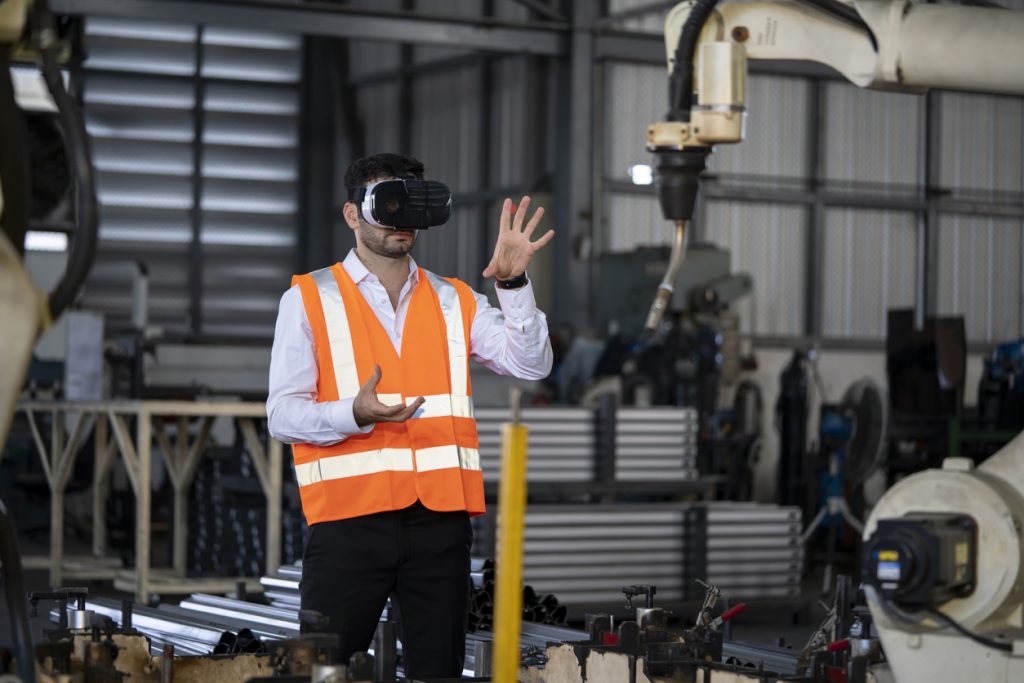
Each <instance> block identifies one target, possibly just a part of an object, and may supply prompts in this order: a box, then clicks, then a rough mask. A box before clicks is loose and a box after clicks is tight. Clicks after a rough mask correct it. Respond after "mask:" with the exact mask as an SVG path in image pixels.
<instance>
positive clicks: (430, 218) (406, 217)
mask: <svg viewBox="0 0 1024 683" xmlns="http://www.w3.org/2000/svg"><path fill="white" fill-rule="evenodd" d="M348 198H349V201H351V202H354V203H355V204H356V205H357V206H358V207H359V213H360V214H362V216H363V220H365V221H366V222H367V223H369V224H370V225H373V226H376V227H378V228H394V229H403V230H426V229H427V228H432V227H434V226H436V225H444V224H445V223H446V222H448V218H449V217H451V215H452V193H451V190H449V189H448V186H447V185H445V184H444V183H439V182H437V181H435V180H415V179H411V178H397V179H394V180H379V181H377V182H375V183H370V184H369V185H367V186H366V187H359V188H355V189H349V195H348Z"/></svg>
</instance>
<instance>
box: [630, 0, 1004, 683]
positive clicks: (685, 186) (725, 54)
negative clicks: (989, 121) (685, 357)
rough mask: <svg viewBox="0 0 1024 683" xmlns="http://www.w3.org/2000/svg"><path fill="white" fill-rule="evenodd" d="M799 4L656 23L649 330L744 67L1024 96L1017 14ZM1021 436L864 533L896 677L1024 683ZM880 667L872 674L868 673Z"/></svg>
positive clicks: (873, 595) (903, 88)
mask: <svg viewBox="0 0 1024 683" xmlns="http://www.w3.org/2000/svg"><path fill="white" fill-rule="evenodd" d="M808 2H809V3H810V4H808V5H798V4H792V3H786V2H778V3H736V4H731V3H725V4H723V5H721V6H720V7H716V5H717V0H696V2H687V3H683V4H681V5H678V6H677V7H676V8H674V9H673V10H672V11H671V12H670V13H669V15H668V18H667V20H666V23H665V40H666V47H667V49H668V64H669V72H670V77H669V83H670V86H669V100H670V106H669V112H668V114H667V116H666V120H665V121H662V122H658V123H654V124H652V125H651V126H650V127H649V128H648V136H647V147H648V149H649V150H650V151H652V152H653V153H654V154H655V157H656V166H657V169H658V197H659V200H660V202H661V207H662V212H663V213H664V215H665V218H666V219H668V220H671V221H675V223H676V246H677V248H676V249H674V250H673V259H672V261H671V262H670V266H669V271H668V273H667V275H666V278H665V280H664V281H663V283H662V285H661V288H660V290H659V293H658V298H657V299H656V301H655V303H654V305H653V306H652V307H651V313H650V316H649V318H648V322H647V327H648V328H649V329H651V330H653V329H656V328H657V327H658V326H659V324H660V319H661V314H662V313H663V311H664V307H665V305H666V304H667V302H668V299H669V298H670V296H671V291H672V285H673V281H674V277H675V273H677V272H678V270H679V268H680V266H681V262H682V255H683V249H682V245H683V240H682V236H683V232H684V230H685V227H686V223H687V222H688V221H689V220H690V218H691V217H692V213H693V205H694V202H695V200H696V195H697V188H698V177H699V175H700V173H701V172H702V171H703V170H704V168H705V165H706V161H707V156H708V154H710V152H711V147H712V145H715V144H719V143H732V142H740V141H741V140H742V139H743V132H744V120H745V118H744V117H745V116H746V107H745V90H746V60H747V59H774V60H787V59H788V60H805V61H813V62H818V63H821V64H827V65H828V66H830V67H832V68H833V69H835V70H836V71H838V72H839V73H840V74H842V75H843V76H844V77H846V78H847V79H848V80H850V81H851V82H852V83H854V84H855V85H858V86H860V87H866V88H874V89H880V90H894V91H899V92H911V93H922V92H925V91H926V90H927V89H928V88H932V87H937V88H947V89H962V90H972V91H976V92H978V91H980V92H992V93H1005V94H1020V93H1024V67H1022V65H1024V12H1013V11H1008V10H1001V9H990V8H979V7H963V6H958V5H934V4H927V5H926V4H917V3H911V2H908V1H907V0H857V1H856V2H853V3H852V4H851V5H846V4H841V3H839V2H836V1H835V0H808ZM1022 529H1024V435H1021V436H1018V437H1017V438H1016V439H1015V440H1014V441H1013V442H1011V443H1010V444H1009V445H1007V446H1006V447H1005V448H1003V449H1002V450H1001V451H999V452H998V453H997V454H996V455H994V456H992V457H991V458H990V459H989V460H987V461H986V462H985V463H983V464H982V465H981V466H979V467H977V468H976V469H975V468H974V467H973V465H972V463H971V462H970V461H967V460H964V459H959V458H952V459H949V460H947V462H946V464H945V466H944V468H943V469H941V470H929V471H927V472H921V473H918V474H915V475H912V476H910V477H907V478H905V479H903V480H901V481H900V482H899V483H898V484H897V485H896V486H894V487H893V488H892V489H890V490H889V491H888V492H887V493H886V494H885V495H884V496H883V497H882V498H881V500H880V501H879V502H878V504H877V505H876V506H875V508H874V510H873V511H872V514H871V517H870V519H869V520H868V523H867V525H866V530H865V536H864V538H865V547H866V553H865V555H866V557H865V565H866V567H865V576H864V579H865V593H866V595H867V599H868V604H869V606H870V609H871V613H872V617H873V618H874V620H875V625H876V628H877V629H878V632H879V636H880V639H881V641H882V645H883V647H884V649H885V653H886V658H887V660H888V665H889V666H890V667H891V674H892V675H894V676H895V679H896V681H898V683H908V682H911V683H912V682H917V681H921V682H924V681H939V680H942V681H953V680H978V681H982V680H984V681H1011V680H1024V531H1022ZM879 673H880V672H879Z"/></svg>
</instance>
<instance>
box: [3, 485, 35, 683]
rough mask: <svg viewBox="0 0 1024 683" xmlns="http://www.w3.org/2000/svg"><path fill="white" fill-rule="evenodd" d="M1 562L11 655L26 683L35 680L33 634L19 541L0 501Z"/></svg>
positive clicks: (8, 515)
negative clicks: (10, 635)
mask: <svg viewBox="0 0 1024 683" xmlns="http://www.w3.org/2000/svg"><path fill="white" fill-rule="evenodd" d="M0 562H2V563H3V584H4V594H5V597H6V598H7V609H8V610H9V611H10V612H9V613H10V619H11V632H12V633H13V635H14V651H15V653H16V655H15V656H16V657H17V658H18V676H20V677H21V680H22V681H24V682H25V683H34V682H35V680H36V656H35V650H34V649H33V647H32V631H31V630H30V628H29V624H28V608H27V607H26V605H25V586H24V583H23V575H22V572H21V553H20V552H19V551H18V537H17V536H16V534H15V531H14V523H13V522H12V521H11V516H10V514H8V512H7V507H6V506H5V505H4V502H3V501H2V500H0Z"/></svg>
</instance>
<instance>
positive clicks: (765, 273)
mask: <svg viewBox="0 0 1024 683" xmlns="http://www.w3.org/2000/svg"><path fill="white" fill-rule="evenodd" d="M643 5H644V3H643V2H642V1H641V0H628V1H627V0H616V1H615V2H613V3H612V6H611V7H610V11H612V12H618V11H625V10H629V9H635V8H637V7H642V6H643ZM660 21H661V18H660V16H659V17H658V18H657V20H655V19H654V18H642V17H640V18H631V19H628V20H626V21H624V22H621V23H622V27H624V28H628V29H630V30H647V31H652V30H653V31H660ZM605 73H606V74H607V82H606V88H605V97H604V102H603V104H604V107H605V121H606V125H605V129H604V133H605V140H604V147H605V153H604V157H603V162H604V164H605V167H604V169H603V170H602V175H603V177H604V179H605V185H606V188H607V189H606V191H605V192H604V197H605V202H606V204H605V207H606V208H605V221H604V224H603V226H602V229H603V230H604V235H603V240H604V241H603V246H604V248H605V249H607V250H610V251H629V250H631V249H633V248H634V247H635V246H639V245H651V244H668V243H669V240H670V238H671V231H670V229H669V227H668V226H667V224H666V223H665V222H664V221H663V220H662V218H661V215H660V211H659V210H658V207H657V203H656V202H655V201H654V199H653V196H652V195H651V193H649V192H645V191H644V189H643V188H628V187H626V186H624V185H623V183H624V182H626V181H627V180H628V177H629V176H628V172H627V171H628V169H629V167H630V166H632V165H633V164H642V163H650V156H649V155H648V154H647V152H646V151H645V149H644V142H643V136H644V132H645V130H646V126H647V124H648V123H650V122H652V121H657V120H660V119H661V117H662V116H663V114H664V109H665V105H666V95H665V70H664V69H663V68H662V67H660V66H657V65H637V64H616V63H612V64H608V65H607V67H606V69H605ZM821 88H823V97H822V119H821V125H822V126H823V138H822V139H823V145H824V149H823V150H822V162H823V163H822V169H821V173H822V177H821V178H819V179H818V184H817V187H819V188H821V190H820V191H822V192H826V193H829V194H828V196H829V199H828V200H827V201H828V202H837V203H836V204H834V205H832V206H830V208H828V209H827V210H826V211H824V212H823V214H822V215H823V222H822V223H821V224H820V225H818V226H816V227H815V230H817V231H820V232H819V234H820V240H821V243H822V247H821V251H820V252H816V253H817V254H820V258H821V259H823V262H822V263H821V265H820V268H821V271H822V291H821V292H815V291H811V289H810V283H808V282H806V281H805V280H806V274H807V272H808V269H809V268H810V267H811V266H809V265H808V262H807V261H806V259H807V258H809V257H812V256H813V255H810V254H808V252H807V245H806V242H807V239H808V237H809V236H810V235H811V234H812V233H811V232H810V230H809V229H808V227H807V226H808V225H809V223H808V221H810V220H811V219H812V215H813V214H812V213H811V212H810V210H809V206H810V205H809V204H808V205H806V207H807V208H804V206H805V205H799V206H797V205H794V204H788V205H787V204H785V202H786V201H787V199H786V198H785V197H780V199H779V200H778V202H779V203H776V202H774V201H772V202H770V203H764V202H762V203H760V204H758V203H754V202H750V201H749V199H743V200H742V202H741V199H740V198H741V197H742V196H743V191H744V190H745V189H753V188H756V189H759V190H763V189H769V190H771V189H773V188H778V189H779V190H780V194H784V193H785V192H786V191H787V190H794V189H797V190H799V189H804V188H807V187H809V186H808V184H807V181H808V179H809V175H810V165H811V161H812V159H811V149H812V148H811V147H810V145H811V144H813V135H814V128H813V126H812V123H813V122H812V121H811V120H810V116H811V112H813V110H814V102H812V101H811V99H810V98H811V97H812V92H813V91H812V90H811V85H810V82H809V81H808V80H807V79H804V78H797V77H783V76H765V75H753V76H751V77H750V79H749V88H748V111H749V113H748V121H747V135H746V139H745V141H744V142H743V143H742V144H739V145H719V146H717V147H716V148H715V151H714V153H713V155H712V156H711V157H710V159H709V164H708V166H709V170H708V177H709V179H710V180H711V183H712V184H713V185H714V186H715V187H716V188H717V194H718V196H720V197H721V196H723V195H724V196H726V197H727V196H729V195H730V193H733V195H734V196H735V197H736V199H734V200H731V201H730V200H726V199H718V200H715V201H708V202H707V206H706V209H705V210H704V211H703V212H700V211H698V214H697V215H696V216H695V221H696V226H695V227H696V229H697V230H698V231H699V233H700V235H701V236H703V237H704V238H706V239H709V240H712V241H716V242H718V243H720V244H723V245H726V246H730V247H731V248H732V249H733V268H734V269H736V270H746V271H748V272H750V273H752V274H753V275H754V280H755V294H754V296H753V299H752V300H751V301H750V302H747V303H745V304H743V305H742V306H741V307H740V310H741V312H744V313H746V315H745V316H744V318H745V320H744V323H743V326H744V329H745V330H746V331H750V332H753V333H754V334H755V335H768V336H777V335H782V336H792V335H802V334H805V333H806V331H807V330H806V328H805V323H806V320H805V318H806V313H805V312H806V311H807V310H808V309H812V310H816V311H817V313H816V315H815V317H816V318H818V319H820V330H819V332H820V334H821V336H824V337H826V338H829V337H833V338H844V339H849V338H854V339H862V340H880V339H882V338H884V336H885V319H886V310H887V309H888V308H890V307H908V306H909V307H913V306H915V305H923V302H919V301H918V292H917V288H916V283H917V282H918V281H919V277H918V276H919V273H920V269H921V268H922V267H923V265H922V264H921V263H918V260H919V257H918V253H919V251H921V249H920V245H919V239H920V238H921V234H920V231H921V230H922V227H921V226H922V221H921V220H920V219H919V214H917V213H915V212H914V211H912V210H911V209H910V207H912V206H914V205H915V204H917V205H919V204H920V202H921V199H922V198H923V196H924V178H925V168H924V162H925V153H924V150H925V143H926V140H925V136H926V130H927V129H926V122H927V113H926V108H925V99H924V98H922V97H919V96H914V95H903V94H895V93H880V92H873V91H865V90H859V89H857V88H855V87H853V86H852V85H849V84H846V83H840V82H823V83H822V84H821ZM938 102H939V105H938V106H939V108H940V111H939V120H940V122H941V124H940V125H941V132H940V135H939V136H938V137H939V138H940V143H939V145H938V153H939V160H940V165H941V172H940V174H939V179H938V182H939V184H940V186H941V188H942V191H943V192H944V193H945V194H946V195H947V196H949V197H950V198H952V199H970V200H973V201H980V202H983V203H999V204H1002V205H1004V206H1010V207H1011V209H1012V207H1014V206H1016V207H1018V210H1019V207H1020V206H1021V205H1022V204H1024V199H1022V197H1024V194H1022V193H1024V180H1022V178H1024V142H1022V136H1024V116H1022V110H1024V104H1022V102H1024V101H1022V100H1021V99H1020V98H1014V97H993V96H982V95H973V94H958V93H943V94H941V95H940V96H939V98H938ZM706 186H710V185H706ZM810 187H814V186H810ZM843 196H850V197H853V198H854V199H851V200H849V201H850V202H851V206H852V205H858V206H861V207H862V208H859V209H853V208H845V207H844V206H843V204H842V201H843V200H842V199H841V198H842V197H843ZM872 198H874V201H876V202H877V203H878V205H879V206H878V207H875V208H873V207H872V206H871V202H872ZM883 204H886V205H889V206H891V207H892V208H889V209H883V208H881V205H883ZM901 204H902V205H905V206H906V207H907V208H906V209H903V210H900V208H899V207H900V205H901ZM979 210H982V211H984V204H983V205H982V206H981V207H980V209H979ZM701 218H703V219H704V220H703V222H701V221H700V219H701ZM954 225H955V226H959V227H958V228H954V227H950V226H954ZM1010 225H1013V226H1016V228H1017V229H1016V230H1014V229H1010V228H1006V229H999V227H1000V226H1003V227H1005V226H1010ZM968 226H970V227H968ZM986 226H989V227H986ZM974 227H977V228H978V229H979V230H981V234H978V235H972V236H970V237H967V236H966V235H967V234H968V233H969V232H970V230H971V229H972V228H974ZM1020 227H1021V226H1020V221H1019V220H1016V219H1013V220H1003V221H999V220H994V221H993V220H989V219H969V218H966V217H957V216H952V215H951V216H946V217H944V218H943V219H942V224H941V226H940V227H937V228H935V231H936V234H937V235H938V238H937V239H938V252H939V260H938V263H937V264H935V266H936V268H937V273H938V276H937V278H938V281H939V292H937V293H936V296H937V299H938V301H937V309H938V312H940V313H945V314H949V313H958V314H962V315H965V316H966V317H967V318H968V320H969V321H970V322H969V324H968V333H969V337H970V340H971V341H973V342H991V341H995V340H998V339H1003V338H1006V337H1007V336H1011V337H1012V336H1016V335H1019V334H1021V333H1022V332H1024V329H1022V328H1021V326H1020V325H1021V322H1022V320H1021V313H1020V310H1019V309H1020V307H1021V306H1020V303H1019V301H1020V298H1021V290H1020V278H1019V276H1017V275H1016V273H1019V272H1020V270H1021V268H1022V267H1024V263H1021V262H1020V235H1019V228H1020ZM953 235H957V237H954V236H953ZM766 236H769V237H770V239H768V240H766V239H765V238H766ZM965 240H966V241H965ZM978 240H982V241H986V244H991V246H992V249H991V250H990V251H984V250H981V249H980V248H979V247H978V246H977V243H978ZM968 253H970V257H969V258H972V259H976V261H975V262H974V266H973V267H972V269H968V270H965V269H964V267H963V260H964V259H965V258H968V256H967V254H968ZM813 257H814V258H819V256H813ZM996 257H998V259H999V260H993V258H996ZM954 263H956V264H959V265H958V267H957V269H955V270H952V268H953V264H954ZM1011 264H1012V266H1011ZM975 273H976V274H975ZM983 274H984V275H983ZM975 287H977V288H978V291H979V292H983V291H989V292H990V293H989V294H981V293H975V294H972V297H973V298H972V299H970V300H968V299H966V298H965V296H964V294H963V293H964V292H967V291H968V290H971V291H973V289H972V288H975ZM986 288H987V289H986ZM997 289H1001V290H1002V291H1004V292H1009V295H1007V296H1003V295H1000V294H999V293H997V292H996V290H997ZM955 292H960V294H959V296H958V295H956V294H955ZM808 297H810V298H811V301H810V302H808ZM979 297H980V298H979ZM987 316H988V317H987ZM989 319H991V320H992V321H995V320H998V321H1000V322H999V325H996V324H995V323H994V322H993V323H992V324H989V323H983V322H982V321H983V320H989Z"/></svg>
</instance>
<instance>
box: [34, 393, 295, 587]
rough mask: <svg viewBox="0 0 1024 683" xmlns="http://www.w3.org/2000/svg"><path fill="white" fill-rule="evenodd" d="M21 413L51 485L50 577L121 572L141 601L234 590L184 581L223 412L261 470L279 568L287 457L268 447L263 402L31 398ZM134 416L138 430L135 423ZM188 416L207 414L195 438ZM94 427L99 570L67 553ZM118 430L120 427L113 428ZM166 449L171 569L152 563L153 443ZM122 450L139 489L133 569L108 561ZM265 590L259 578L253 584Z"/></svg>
mask: <svg viewBox="0 0 1024 683" xmlns="http://www.w3.org/2000/svg"><path fill="white" fill-rule="evenodd" d="M18 409H19V410H20V411H22V412H24V413H25V415H26V417H27V418H28V422H29V426H30V428H31V430H32V436H33V439H34V440H35V443H36V448H37V449H38V452H39V459H40V461H41V462H42V465H43V471H44V473H45V475H46V480H47V483H48V484H49V487H50V558H49V567H50V582H51V584H52V585H55V586H58V585H60V584H61V583H62V582H63V580H64V578H65V576H66V577H74V578H108V577H111V578H114V585H115V586H116V587H118V588H120V589H123V590H129V591H133V592H134V593H135V596H136V599H138V600H140V601H143V602H145V601H148V599H149V596H150V595H151V594H153V593H181V592H191V591H195V590H200V591H202V590H218V589H224V590H229V589H230V588H232V587H234V585H235V583H236V582H237V581H239V580H240V579H238V578H233V577H231V578H225V579H216V580H204V579H186V578H185V569H186V557H187V553H186V549H187V545H186V544H187V541H188V538H187V535H188V507H187V505H188V492H189V489H190V487H191V486H192V483H193V481H194V480H195V476H196V472H197V470H198V466H199V461H200V458H201V457H202V454H203V451H204V448H205V446H206V441H207V438H208V437H209V434H210V429H211V428H212V426H213V421H214V420H215V419H216V418H218V417H230V418H232V419H234V420H235V422H236V424H237V425H238V427H239V429H240V430H241V432H242V436H243V438H244V439H245V443H246V446H247V447H248V449H249V453H250V455H251V456H252V462H253V467H254V469H255V470H256V476H257V478H258V479H259V482H260V486H261V487H262V489H263V493H264V495H265V496H266V498H267V530H266V534H267V566H266V570H267V573H268V574H272V573H273V572H274V571H276V569H277V567H278V566H279V565H280V561H281V527H280V524H278V523H277V522H276V521H279V520H280V518H281V508H282V486H283V481H282V478H283V477H282V457H283V453H282V452H283V448H282V444H281V442H279V441H277V440H275V439H268V445H267V447H266V448H264V445H263V443H262V442H261V441H260V439H259V436H258V434H257V431H256V424H255V420H257V419H266V408H265V406H264V405H263V404H262V403H252V402H218V401H195V402H191V401H126V400H115V401H96V402H76V401H27V402H24V403H21V404H19V406H18ZM39 413H50V414H51V416H52V418H53V419H52V426H51V435H50V444H49V446H47V444H46V442H45V441H44V440H43V438H42V433H41V432H40V429H39V424H38V421H37V419H36V415H37V414H39ZM67 415H74V416H75V419H74V424H73V427H72V429H71V432H70V436H69V435H68V434H66V433H65V428H64V418H65V417H66V416H67ZM130 418H135V420H136V422H135V429H134V435H133V434H132V430H131V429H130V428H129V423H128V420H129V419H130ZM162 418H174V419H175V423H176V427H177V433H176V435H175V438H174V441H173V442H172V440H171V438H170V436H168V434H167V430H166V429H165V426H164V419H162ZM189 418H200V419H201V422H200V425H199V430H198V433H197V434H196V436H195V438H194V439H193V438H190V435H189ZM91 428H95V435H96V438H95V443H96V451H95V462H94V468H93V539H92V542H93V548H92V550H93V558H94V559H96V560H98V561H99V565H100V566H99V567H97V566H96V564H95V563H93V564H92V565H91V566H86V567H80V568H78V569H72V568H71V567H66V566H65V561H64V560H65V558H64V538H63V527H64V491H65V488H66V487H67V483H68V480H69V479H70V477H71V472H72V469H73V468H74V464H75V460H76V459H77V457H78V452H79V451H80V450H81V445H82V443H83V442H84V441H85V438H86V437H87V436H88V434H89V430H90V429H91ZM111 432H113V433H112V434H111ZM154 439H155V440H156V442H157V444H158V445H159V446H160V448H159V450H160V452H161V453H163V456H164V462H165V463H166V466H167V473H168V476H169V478H170V481H171V485H172V487H173V489H174V513H173V525H172V526H173V534H174V536H173V545H172V548H173V551H172V557H173V563H172V570H171V572H169V573H166V572H161V571H160V570H156V571H155V572H154V571H153V570H152V568H151V567H150V532H151V529H152V518H151V509H150V508H151V501H152V490H151V487H150V485H149V482H150V476H151V472H152V457H153V455H152V454H153V441H154ZM117 454H120V456H121V460H122V461H123V462H124V467H125V471H126V472H127V475H128V480H129V482H130V483H131V487H132V490H133V491H134V493H135V510H136V513H135V514H136V526H135V558H136V568H135V571H134V573H132V572H116V575H113V576H111V574H114V572H113V571H112V570H111V569H110V566H109V563H108V564H107V566H106V568H104V567H103V562H102V558H104V556H105V551H106V541H107V529H106V524H105V515H104V510H103V505H104V502H105V499H106V491H107V488H108V485H109V475H110V470H111V468H112V466H113V464H114V461H115V457H116V455H117ZM247 583H250V584H251V585H252V587H253V588H257V589H258V582H257V581H256V579H252V580H251V581H248V582H247Z"/></svg>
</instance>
